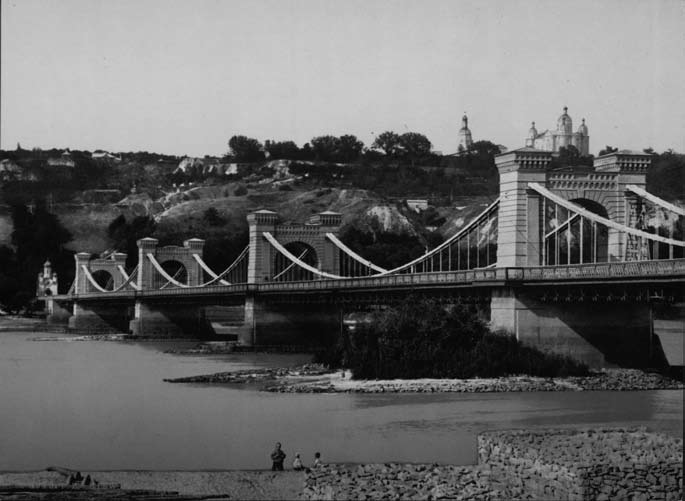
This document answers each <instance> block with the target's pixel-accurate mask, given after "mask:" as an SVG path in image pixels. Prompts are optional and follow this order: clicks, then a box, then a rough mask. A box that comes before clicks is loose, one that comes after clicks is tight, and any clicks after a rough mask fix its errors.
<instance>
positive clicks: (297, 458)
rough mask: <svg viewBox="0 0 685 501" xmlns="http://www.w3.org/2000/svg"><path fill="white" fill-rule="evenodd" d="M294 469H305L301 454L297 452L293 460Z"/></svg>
mask: <svg viewBox="0 0 685 501" xmlns="http://www.w3.org/2000/svg"><path fill="white" fill-rule="evenodd" d="M293 470H295V471H302V470H304V465H303V464H302V460H301V459H300V455H299V454H295V459H294V460H293Z"/></svg>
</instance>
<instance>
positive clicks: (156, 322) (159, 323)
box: [129, 301, 211, 338]
mask: <svg viewBox="0 0 685 501" xmlns="http://www.w3.org/2000/svg"><path fill="white" fill-rule="evenodd" d="M129 331H130V332H131V334H132V335H133V336H140V337H186V338H187V337H203V336H207V335H210V334H211V326H210V325H209V323H208V322H207V319H206V317H205V311H204V307H202V306H197V305H177V304H155V303H147V302H142V301H137V302H136V304H135V308H134V316H133V320H131V322H130V324H129Z"/></svg>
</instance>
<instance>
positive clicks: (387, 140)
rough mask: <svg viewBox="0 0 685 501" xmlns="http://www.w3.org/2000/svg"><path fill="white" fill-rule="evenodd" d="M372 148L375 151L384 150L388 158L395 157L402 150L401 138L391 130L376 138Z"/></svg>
mask: <svg viewBox="0 0 685 501" xmlns="http://www.w3.org/2000/svg"><path fill="white" fill-rule="evenodd" d="M371 148H372V149H374V150H383V153H385V155H386V156H388V157H392V156H395V155H396V154H397V153H398V151H399V149H400V136H399V135H398V134H396V133H394V132H393V131H391V130H386V131H385V132H381V133H380V134H378V136H376V139H375V140H374V141H373V144H372V145H371Z"/></svg>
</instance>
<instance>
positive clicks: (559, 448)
mask: <svg viewBox="0 0 685 501" xmlns="http://www.w3.org/2000/svg"><path fill="white" fill-rule="evenodd" d="M682 461H683V441H682V439H678V438H673V437H669V436H666V435H663V434H658V433H651V432H648V431H647V430H646V429H645V428H599V429H593V428H583V429H554V428H551V429H541V430H535V431H527V430H501V431H494V432H485V433H481V434H480V435H479V436H478V464H475V465H470V466H455V465H445V464H442V465H441V464H408V463H383V464H378V463H375V464H349V463H347V464H328V465H323V466H320V467H317V468H313V469H312V470H310V471H308V472H306V473H305V472H295V471H292V470H291V471H284V472H271V471H239V470H233V471H194V472H193V471H88V472H82V474H83V475H84V476H85V475H86V474H88V475H90V476H91V477H92V479H94V480H97V481H98V482H99V483H100V486H107V487H108V492H107V494H108V495H110V496H111V497H109V498H108V497H98V496H97V494H103V490H102V489H94V488H76V490H71V489H74V488H73V487H68V486H65V479H64V477H63V476H61V475H59V474H57V473H54V472H48V471H37V472H21V473H11V472H8V473H0V496H2V498H3V499H14V500H21V501H24V500H28V499H32V500H35V499H41V498H40V497H35V496H34V497H31V496H30V495H31V492H34V493H35V492H45V491H46V490H47V489H49V490H50V491H49V492H52V493H53V494H54V493H58V494H59V495H62V497H57V499H98V498H99V499H103V498H105V499H132V500H138V499H146V500H149V499H245V500H252V499H458V500H473V501H476V500H482V501H485V500H491V499H492V500H494V499H597V500H608V499H626V498H630V499H635V500H646V499H663V500H668V501H670V500H673V501H675V500H677V499H681V498H682V493H683V466H682ZM41 489H42V491H41ZM7 493H9V494H11V495H14V494H17V493H19V497H9V496H6V495H5V494H7ZM22 493H24V494H25V495H24V497H20V496H21V495H22ZM77 493H78V494H79V496H76V495H75V494H77ZM83 494H85V495H87V494H91V495H92V496H91V497H85V496H84V497H80V495H83ZM117 494H118V495H117ZM137 495H139V496H140V497H136V496H137ZM162 496H163V497H162ZM52 499H54V498H52Z"/></svg>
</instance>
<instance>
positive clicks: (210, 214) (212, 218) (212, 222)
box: [202, 207, 226, 226]
mask: <svg viewBox="0 0 685 501" xmlns="http://www.w3.org/2000/svg"><path fill="white" fill-rule="evenodd" d="M202 219H203V220H204V222H205V223H207V224H208V225H209V226H223V225H224V223H226V221H225V220H224V218H222V217H221V216H220V215H219V211H218V210H216V208H214V207H209V208H207V210H206V211H205V212H204V214H203V215H202Z"/></svg>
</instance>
